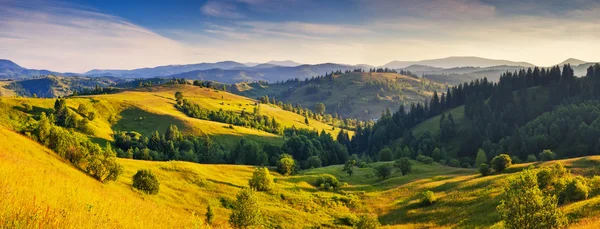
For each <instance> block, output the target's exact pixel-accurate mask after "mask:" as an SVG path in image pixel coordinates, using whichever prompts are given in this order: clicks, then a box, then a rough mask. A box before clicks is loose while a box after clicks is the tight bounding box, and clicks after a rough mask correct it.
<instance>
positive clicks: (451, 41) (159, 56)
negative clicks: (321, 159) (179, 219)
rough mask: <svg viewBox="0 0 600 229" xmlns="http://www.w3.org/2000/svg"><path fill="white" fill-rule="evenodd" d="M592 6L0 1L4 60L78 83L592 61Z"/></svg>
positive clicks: (360, 0) (589, 1) (598, 17)
mask: <svg viewBox="0 0 600 229" xmlns="http://www.w3.org/2000/svg"><path fill="white" fill-rule="evenodd" d="M598 40H600V2H599V1H598V0H572V1H557V0H520V1H517V0H509V1H501V0H433V1H423V0H346V1H338V0H329V1H317V0H278V1H276V0H221V1H214V0H208V1H154V0H150V1H114V0H104V1H100V0H77V1H41V0H33V1H23V0H0V58H4V59H11V60H13V61H15V62H17V63H18V64H20V65H22V66H25V67H28V68H45V69H52V70H56V71H72V72H84V71H87V70H90V69H93V68H103V69H106V68H109V69H132V68H139V67H151V66H157V65H168V64H186V63H199V62H216V61H223V60H234V61H239V62H266V61H269V60H294V61H297V62H302V63H322V62H336V63H347V64H363V63H364V64H371V65H383V64H385V63H387V62H390V61H392V60H421V59H430V58H440V57H446V56H481V57H487V58H495V59H510V60H515V61H528V62H531V63H533V64H537V65H542V66H548V65H552V64H556V63H558V62H560V61H562V60H564V59H566V58H570V57H574V58H580V59H583V60H587V61H598V59H600V58H597V57H598V53H600V42H597V41H598Z"/></svg>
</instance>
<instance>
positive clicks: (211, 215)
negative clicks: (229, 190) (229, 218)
mask: <svg viewBox="0 0 600 229" xmlns="http://www.w3.org/2000/svg"><path fill="white" fill-rule="evenodd" d="M205 216H206V223H208V224H212V222H213V218H215V214H214V213H213V210H212V208H211V207H210V205H208V207H207V208H206V215H205Z"/></svg>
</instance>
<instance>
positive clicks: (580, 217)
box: [0, 125, 600, 228]
mask: <svg viewBox="0 0 600 229" xmlns="http://www.w3.org/2000/svg"><path fill="white" fill-rule="evenodd" d="M0 158H1V159H2V160H0V185H1V187H2V191H0V221H1V222H3V226H2V227H3V228H4V227H7V228H12V227H19V228H205V226H204V225H203V222H204V213H205V212H206V208H207V206H209V205H210V206H211V207H212V209H213V211H214V214H215V220H214V223H213V226H214V227H217V228H219V227H224V228H228V227H229V225H228V223H227V220H228V217H229V214H231V209H230V208H229V207H228V203H230V201H231V200H233V199H234V198H235V195H236V193H237V192H238V191H239V190H240V189H241V188H242V187H245V186H247V181H248V179H249V178H250V177H251V176H252V171H253V169H254V168H253V167H251V166H241V165H201V164H194V163H188V162H177V161H171V162H148V161H137V160H130V159H118V162H119V163H120V164H121V165H123V167H124V171H123V174H122V175H121V176H120V177H119V179H118V180H117V181H115V182H110V183H106V184H103V183H100V182H98V181H96V180H94V179H93V178H91V177H89V176H86V175H84V174H83V173H82V172H80V171H79V170H77V169H75V168H73V167H72V166H70V165H68V163H66V162H64V160H62V159H60V158H59V157H58V156H57V155H56V154H54V153H53V152H52V151H50V150H48V149H46V148H45V147H43V146H41V145H39V144H38V143H36V142H34V141H32V140H30V139H28V138H27V137H25V136H22V135H19V134H17V133H15V132H12V131H11V130H8V129H6V128H5V127H3V126H1V125H0ZM558 162H560V163H562V164H564V165H565V166H567V167H568V168H570V169H571V170H572V171H573V172H574V173H575V174H586V173H587V172H586V171H588V169H589V168H593V167H594V166H595V165H597V164H598V163H600V157H598V156H595V157H584V158H574V159H569V160H561V161H558ZM383 163H385V162H383ZM413 163H414V166H413V173H410V174H409V175H407V176H402V175H401V174H399V173H394V174H393V175H392V176H391V177H390V178H388V179H386V180H381V179H379V178H377V177H375V176H373V175H372V173H373V172H374V170H373V168H371V167H367V168H357V169H356V172H355V174H354V175H353V176H348V175H347V174H345V173H343V172H342V171H341V167H342V166H329V167H323V168H318V169H312V170H307V171H303V172H301V173H299V174H297V175H293V176H289V177H284V176H280V175H278V174H277V173H273V174H274V176H275V178H276V182H275V187H274V189H273V190H271V191H268V192H258V193H257V194H256V196H257V200H258V201H259V203H260V210H261V211H262V212H263V215H264V216H265V217H266V222H265V226H266V227H269V228H270V227H279V228H297V227H298V226H299V225H303V226H313V227H328V228H349V227H350V226H349V225H350V224H351V223H352V222H354V220H356V219H357V218H358V217H357V216H358V215H361V214H365V213H369V214H372V215H374V216H376V217H377V218H378V219H379V221H380V222H381V223H382V224H383V225H384V227H385V228H500V227H501V225H502V222H501V221H500V219H499V217H498V215H497V213H496V210H495V207H496V206H497V205H498V204H499V197H500V195H501V194H502V185H503V183H504V182H505V179H506V178H507V177H509V176H511V174H513V173H516V172H519V171H521V170H522V169H524V168H527V167H529V166H549V165H551V164H553V163H556V161H552V162H545V163H533V164H532V163H528V164H518V165H514V166H512V167H510V168H509V169H508V170H506V171H504V172H503V173H500V174H494V175H491V176H486V177H481V176H480V175H478V174H477V172H476V171H475V170H473V169H460V168H450V167H446V166H441V165H438V164H436V163H434V164H433V165H425V164H421V163H420V162H413ZM380 164H382V163H381V162H380V163H375V164H373V165H372V166H377V165H380ZM139 169H149V170H151V171H153V172H154V173H155V174H156V175H157V177H158V179H159V181H160V191H159V193H158V194H157V195H145V194H143V193H141V192H139V191H137V190H135V189H133V188H131V179H132V176H133V174H135V172H136V171H137V170H139ZM322 174H332V175H334V176H336V177H337V178H338V179H339V180H340V181H341V182H345V183H346V186H343V187H342V188H341V190H340V191H337V192H328V191H321V190H318V189H316V188H315V187H314V186H313V185H314V182H315V179H316V178H317V177H318V176H320V175H322ZM425 190H431V191H434V192H435V194H436V196H437V198H438V200H437V202H436V203H435V204H433V205H431V206H428V207H422V206H420V205H419V204H418V202H419V198H420V193H421V192H423V191H425ZM561 209H562V210H563V211H564V212H565V213H566V215H567V216H568V218H569V222H570V228H595V227H596V226H598V221H597V220H598V219H599V218H600V211H599V210H598V209H600V197H598V196H596V197H590V198H589V199H587V200H583V201H578V202H575V203H571V204H565V205H562V206H561ZM82 219H85V220H82Z"/></svg>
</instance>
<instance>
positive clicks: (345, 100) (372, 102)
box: [232, 72, 446, 119]
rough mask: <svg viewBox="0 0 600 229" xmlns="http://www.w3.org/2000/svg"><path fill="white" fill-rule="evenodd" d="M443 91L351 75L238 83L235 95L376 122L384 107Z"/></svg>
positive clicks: (392, 78)
mask: <svg viewBox="0 0 600 229" xmlns="http://www.w3.org/2000/svg"><path fill="white" fill-rule="evenodd" d="M434 90H437V91H438V92H441V91H443V90H444V91H445V90H446V87H445V85H442V84H438V83H433V82H430V81H428V80H426V79H425V80H423V79H417V78H413V77H409V76H404V75H400V74H398V73H369V72H361V73H359V72H351V73H344V74H338V75H334V76H333V82H330V81H326V80H314V81H297V82H296V81H288V82H285V83H278V84H264V83H238V84H235V85H234V86H233V88H232V91H233V92H234V93H237V94H240V95H244V96H248V97H253V98H256V97H260V96H265V95H268V96H269V97H271V98H276V99H277V100H281V101H284V102H286V103H291V104H300V105H301V106H302V107H305V108H310V109H312V108H313V107H314V106H315V104H316V103H323V104H325V106H326V112H327V113H332V114H334V113H338V114H339V115H341V116H343V117H352V118H359V119H361V118H362V119H376V118H379V117H380V116H381V112H382V111H385V109H386V108H390V109H391V110H397V109H398V107H399V106H400V105H405V106H406V105H409V104H410V103H412V102H423V101H425V100H428V99H429V98H431V95H432V94H433V91H434Z"/></svg>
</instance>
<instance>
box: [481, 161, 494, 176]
mask: <svg viewBox="0 0 600 229" xmlns="http://www.w3.org/2000/svg"><path fill="white" fill-rule="evenodd" d="M491 172H492V171H491V169H490V165H488V164H486V163H481V164H480V165H479V173H481V175H482V176H487V175H490V173H491Z"/></svg>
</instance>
